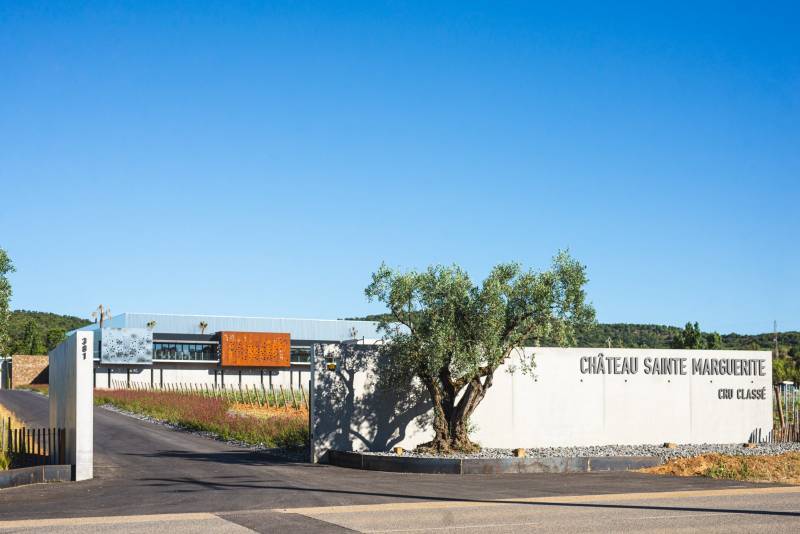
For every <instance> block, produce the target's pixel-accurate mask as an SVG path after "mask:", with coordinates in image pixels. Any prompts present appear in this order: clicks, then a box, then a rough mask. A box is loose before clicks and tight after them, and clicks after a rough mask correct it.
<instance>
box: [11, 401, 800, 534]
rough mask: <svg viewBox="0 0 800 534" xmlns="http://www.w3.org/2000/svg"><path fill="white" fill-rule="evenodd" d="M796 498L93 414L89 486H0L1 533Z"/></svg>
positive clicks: (652, 508) (695, 507)
mask: <svg viewBox="0 0 800 534" xmlns="http://www.w3.org/2000/svg"><path fill="white" fill-rule="evenodd" d="M0 403H2V404H4V405H5V406H7V407H8V408H10V409H11V410H12V411H14V412H15V413H17V414H18V415H19V416H20V417H21V418H23V419H24V420H25V421H26V422H27V423H28V424H30V425H46V423H47V412H48V402H47V399H46V398H44V397H41V396H39V395H37V394H34V393H30V392H24V391H0ZM754 488H757V489H754ZM576 496H579V497H576ZM498 501H500V502H498ZM799 503H800V493H798V492H797V488H789V489H786V488H779V487H770V486H768V487H766V488H764V486H755V485H751V484H743V483H739V482H726V481H715V480H710V479H703V478H673V477H657V476H651V475H643V474H637V473H589V474H545V475H468V476H451V475H408V474H396V473H379V472H368V471H358V470H351V469H344V468H337V467H332V466H324V465H310V464H304V463H289V462H285V461H282V460H280V459H277V458H272V457H270V456H268V455H265V454H262V453H254V452H251V451H249V450H247V449H243V448H238V447H234V446H230V445H227V444H225V443H222V442H218V441H214V440H209V439H205V438H202V437H198V436H194V435H191V434H187V433H182V432H175V431H172V430H169V429H167V428H164V427H162V426H160V425H155V424H151V423H146V422H143V421H139V420H137V419H132V418H129V417H126V416H123V415H120V414H117V413H113V412H109V411H107V410H103V409H99V408H98V409H96V410H95V479H94V480H91V481H85V482H79V483H69V484H50V485H35V486H27V487H20V488H12V489H7V490H2V491H0V532H1V531H6V530H12V531H15V532H16V531H28V530H30V531H31V532H33V531H34V530H36V531H38V532H42V531H58V532H95V531H96V532H105V531H108V530H110V529H111V527H112V525H113V529H114V530H115V531H117V532H120V533H122V532H152V531H153V530H156V529H161V528H169V529H170V531H171V534H175V533H179V532H183V531H186V532H200V531H207V532H250V531H257V532H273V531H279V530H287V529H291V530H293V531H297V532H337V531H340V532H347V531H352V530H357V531H397V532H420V531H433V532H439V531H448V530H452V531H454V532H471V531H473V532H477V531H479V530H485V529H487V528H492V529H493V530H498V531H500V532H511V531H539V530H546V531H547V530H554V529H562V527H563V529H568V530H577V531H590V532H591V531H594V532H598V531H608V530H625V531H648V530H653V529H655V530H659V529H661V530H664V529H668V530H673V529H676V528H681V527H685V528H687V529H696V528H702V529H704V530H709V531H712V530H715V529H716V530H725V531H730V530H754V529H755V528H756V527H758V528H759V529H762V528H773V529H774V530H778V531H780V530H783V529H787V530H793V531H797V530H798V529H800V506H798V504H799ZM354 505H356V508H353V506H354ZM358 505H366V506H361V507H358ZM187 514H188V515H187ZM71 518H80V519H71ZM87 518H88V519H87ZM556 527H558V528H556Z"/></svg>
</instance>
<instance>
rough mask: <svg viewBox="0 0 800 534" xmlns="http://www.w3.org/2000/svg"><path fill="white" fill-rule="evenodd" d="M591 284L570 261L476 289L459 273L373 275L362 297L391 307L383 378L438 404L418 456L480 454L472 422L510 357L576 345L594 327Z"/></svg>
mask: <svg viewBox="0 0 800 534" xmlns="http://www.w3.org/2000/svg"><path fill="white" fill-rule="evenodd" d="M586 282H587V278H586V268H585V267H584V266H583V265H581V264H580V263H579V262H578V261H576V260H575V259H573V258H572V257H571V256H570V255H569V253H567V252H559V253H558V254H557V255H556V256H555V257H554V258H553V262H552V265H551V267H550V268H549V269H548V270H546V271H541V272H535V271H532V270H527V271H526V270H523V269H522V267H521V266H520V265H519V264H516V263H504V264H500V265H497V266H495V267H494V268H493V269H492V271H491V272H490V273H489V275H488V276H487V278H486V279H485V280H484V281H483V283H482V284H481V285H479V286H476V285H474V284H473V283H472V281H471V280H470V277H469V276H468V275H467V273H466V272H464V271H463V270H462V269H461V268H459V267H458V266H450V267H445V266H432V267H429V268H428V269H427V270H426V271H424V272H417V271H408V272H400V271H397V270H394V269H391V268H389V267H387V266H386V265H385V264H383V265H381V267H380V268H379V269H378V271H377V272H375V273H373V275H372V283H371V284H370V285H369V286H368V287H367V288H366V290H365V293H366V295H367V297H368V298H369V299H370V300H371V301H372V300H377V301H379V302H382V303H384V304H385V305H386V307H387V308H388V313H387V314H386V315H385V316H384V317H385V318H384V320H382V321H381V328H382V330H383V332H384V333H385V338H386V341H387V342H386V343H384V344H383V346H382V349H381V350H382V351H383V353H384V356H385V358H384V363H383V365H382V366H381V367H380V369H379V373H380V375H382V376H381V378H382V379H384V380H385V382H384V383H387V384H393V385H394V386H399V387H404V386H408V385H409V383H410V382H411V381H413V380H415V379H416V380H419V382H421V383H422V385H423V386H424V389H425V390H426V391H427V394H428V396H429V397H430V401H431V403H432V405H433V430H434V432H435V437H434V439H433V441H431V442H429V443H425V444H423V445H420V449H421V450H431V451H436V452H447V451H450V450H458V451H472V450H477V449H478V446H477V445H476V444H474V443H473V442H472V441H471V440H470V438H469V432H468V428H469V418H470V416H471V415H472V413H473V412H474V411H475V408H477V406H478V405H479V404H480V402H481V401H482V400H483V398H484V396H485V395H486V392H487V390H488V389H489V388H490V387H491V386H492V380H493V376H494V373H495V371H496V370H497V368H498V367H500V365H501V364H502V363H503V362H504V361H505V360H506V359H507V358H509V357H510V356H511V354H512V352H513V351H514V349H516V348H518V347H522V346H524V345H525V344H531V343H533V344H539V343H541V342H547V343H552V344H557V345H569V344H572V343H574V339H575V333H576V330H577V329H578V328H581V327H583V326H588V325H589V324H592V323H593V322H594V309H593V308H592V306H591V305H590V304H588V303H587V302H586V295H585V292H584V286H585V284H586ZM534 363H535V362H534V361H533V357H532V356H529V357H528V358H527V359H523V361H522V362H521V368H522V370H523V371H524V372H529V373H530V372H532V370H533V368H534Z"/></svg>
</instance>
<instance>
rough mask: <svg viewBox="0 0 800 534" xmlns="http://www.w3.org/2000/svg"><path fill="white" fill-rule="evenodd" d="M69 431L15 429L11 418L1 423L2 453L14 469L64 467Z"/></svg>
mask: <svg viewBox="0 0 800 534" xmlns="http://www.w3.org/2000/svg"><path fill="white" fill-rule="evenodd" d="M66 441H67V431H66V429H63V428H27V427H24V426H23V427H19V428H14V427H13V425H12V424H11V418H9V419H8V420H2V421H0V452H2V453H4V454H6V455H8V456H9V458H10V460H11V466H12V467H28V466H33V465H63V464H64V463H66V461H65V457H64V446H65V444H66Z"/></svg>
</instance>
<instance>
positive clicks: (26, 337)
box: [9, 310, 91, 354]
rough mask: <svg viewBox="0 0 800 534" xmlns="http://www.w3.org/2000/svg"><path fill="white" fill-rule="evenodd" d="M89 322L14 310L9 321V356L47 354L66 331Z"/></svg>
mask: <svg viewBox="0 0 800 534" xmlns="http://www.w3.org/2000/svg"><path fill="white" fill-rule="evenodd" d="M90 322H91V321H89V320H88V319H81V318H80V317H74V316H72V315H59V314H57V313H49V312H39V311H29V310H14V311H12V312H11V318H10V321H9V335H10V337H11V346H10V348H11V354H47V351H49V350H51V349H53V348H54V347H55V346H56V345H58V344H59V343H60V342H61V341H62V340H63V339H64V336H65V334H66V333H67V332H68V331H70V330H74V329H76V328H80V327H81V326H85V325H87V324H89V323H90Z"/></svg>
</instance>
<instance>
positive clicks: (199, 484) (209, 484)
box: [141, 476, 800, 517]
mask: <svg viewBox="0 0 800 534" xmlns="http://www.w3.org/2000/svg"><path fill="white" fill-rule="evenodd" d="M217 478H238V477H235V476H234V477H217ZM141 480H142V482H149V484H146V485H149V486H172V485H178V484H181V485H190V486H191V485H194V486H196V489H194V490H189V489H186V490H179V489H176V490H175V491H176V492H178V493H191V492H194V491H204V490H208V489H212V490H227V489H230V490H235V489H242V488H246V489H261V490H282V491H299V492H314V493H335V494H339V495H360V496H369V497H386V498H393V499H404V500H407V501H438V502H466V503H474V504H478V505H480V504H492V505H497V504H501V505H523V506H540V507H567V508H597V509H607V510H608V509H611V510H657V511H669V512H706V513H723V514H748V515H765V516H784V517H785V516H788V517H800V512H785V511H779V510H745V509H740V508H704V507H695V506H658V505H644V504H603V503H574V502H536V501H515V500H513V499H509V500H501V501H498V500H489V499H469V498H460V497H436V496H430V495H406V494H400V493H378V492H371V491H355V490H341V489H328V488H303V487H297V486H285V485H272V484H263V483H262V484H259V483H258V481H257V480H252V479H250V480H247V479H243V480H241V481H240V482H237V483H226V482H221V481H220V482H214V481H208V480H196V479H192V478H149V479H141ZM598 496H599V495H598ZM665 498H669V497H665Z"/></svg>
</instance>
